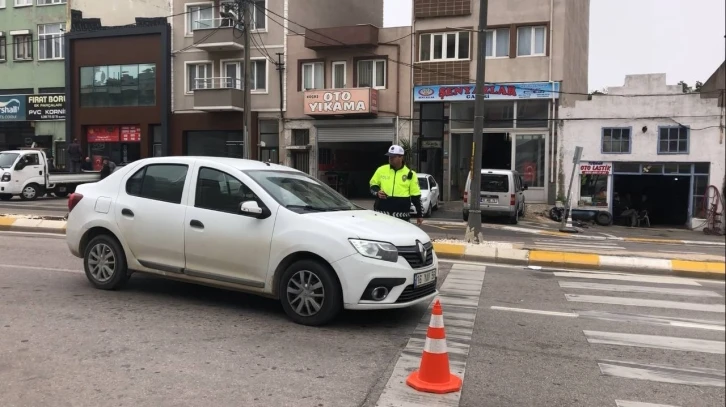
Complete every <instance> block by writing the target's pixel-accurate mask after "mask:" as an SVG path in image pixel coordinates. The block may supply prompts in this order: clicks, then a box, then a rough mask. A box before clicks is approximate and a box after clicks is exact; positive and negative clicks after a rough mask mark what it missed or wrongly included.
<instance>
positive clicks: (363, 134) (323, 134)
mask: <svg viewBox="0 0 726 407" xmlns="http://www.w3.org/2000/svg"><path fill="white" fill-rule="evenodd" d="M317 130H318V143H333V142H336V143H340V142H350V143H353V142H356V143H357V142H366V141H370V142H386V143H392V142H393V138H394V131H393V127H392V126H360V127H349V126H346V127H318V129H317Z"/></svg>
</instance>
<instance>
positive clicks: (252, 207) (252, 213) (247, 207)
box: [239, 201, 270, 219]
mask: <svg viewBox="0 0 726 407" xmlns="http://www.w3.org/2000/svg"><path fill="white" fill-rule="evenodd" d="M239 210H240V214H241V215H243V216H249V217H251V218H257V219H264V218H266V217H268V216H270V210H269V209H267V208H260V205H259V204H258V203H257V201H244V202H242V203H241V204H240V207H239Z"/></svg>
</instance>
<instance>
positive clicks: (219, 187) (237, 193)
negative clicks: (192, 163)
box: [194, 168, 261, 214]
mask: <svg viewBox="0 0 726 407" xmlns="http://www.w3.org/2000/svg"><path fill="white" fill-rule="evenodd" d="M246 201H256V202H258V203H259V204H261V201H260V200H259V199H258V198H257V196H256V195H255V194H254V192H252V191H251V190H250V189H249V188H248V187H247V186H246V185H245V184H243V183H242V182H241V181H240V180H238V179H237V178H235V177H233V176H231V175H229V174H227V173H225V172H222V171H218V170H214V169H211V168H200V169H199V177H198V178H197V191H196V195H195V197H194V206H195V207H197V208H202V209H209V210H212V211H219V212H227V213H234V214H238V213H239V212H240V205H241V204H242V202H246Z"/></svg>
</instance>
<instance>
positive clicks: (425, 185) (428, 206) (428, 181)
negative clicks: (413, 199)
mask: <svg viewBox="0 0 726 407" xmlns="http://www.w3.org/2000/svg"><path fill="white" fill-rule="evenodd" d="M416 175H417V176H418V186H419V189H421V206H422V207H423V212H424V217H426V218H428V217H431V212H433V211H435V210H437V209H439V194H440V191H439V185H438V184H437V183H436V180H435V179H434V177H433V176H431V175H429V174H416ZM411 214H412V215H415V214H416V207H415V206H414V205H413V203H411Z"/></svg>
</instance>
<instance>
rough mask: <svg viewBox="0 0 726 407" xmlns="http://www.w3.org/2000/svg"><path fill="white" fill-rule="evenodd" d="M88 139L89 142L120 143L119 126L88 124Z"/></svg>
mask: <svg viewBox="0 0 726 407" xmlns="http://www.w3.org/2000/svg"><path fill="white" fill-rule="evenodd" d="M86 141H88V142H89V143H118V141H119V128H118V126H88V127H87V128H86Z"/></svg>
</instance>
